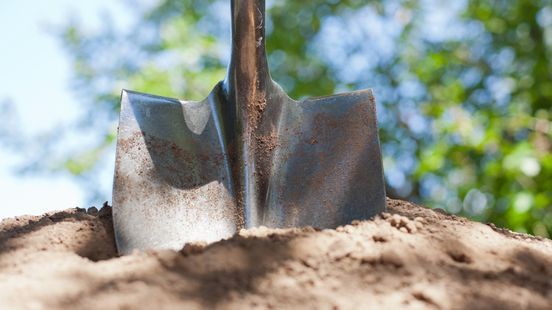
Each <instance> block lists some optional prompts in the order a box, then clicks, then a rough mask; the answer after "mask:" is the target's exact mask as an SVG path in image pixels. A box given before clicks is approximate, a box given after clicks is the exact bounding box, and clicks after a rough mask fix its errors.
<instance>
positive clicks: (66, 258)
mask: <svg viewBox="0 0 552 310" xmlns="http://www.w3.org/2000/svg"><path fill="white" fill-rule="evenodd" d="M387 204H388V207H389V213H383V214H380V215H378V216H376V217H375V218H373V219H372V220H368V221H355V222H353V223H352V224H351V225H346V226H343V227H338V228H337V229H335V230H334V229H332V230H329V229H326V230H317V229H314V228H310V227H306V228H301V229H268V228H263V227H261V228H256V229H251V230H242V231H241V232H240V233H239V234H237V235H235V236H234V237H232V238H230V239H228V240H222V241H220V242H217V243H213V244H210V245H204V244H192V245H187V246H185V247H184V248H183V249H182V250H181V251H178V252H177V251H151V252H147V253H135V254H133V255H128V256H124V257H118V256H117V254H116V248H115V243H114V239H113V228H112V222H111V209H110V208H109V207H108V206H106V207H104V208H102V209H101V210H100V211H97V210H95V209H91V210H90V209H89V211H88V213H87V212H85V211H84V209H70V210H66V211H61V212H56V213H49V214H46V215H44V216H40V217H38V216H21V217H16V218H12V219H6V220H3V221H2V222H0V308H2V309H75V308H79V309H120V308H122V309H152V308H154V307H155V308H157V309H165V308H183V307H186V308H185V309H188V308H200V307H207V308H214V307H217V308H236V309H242V308H244V307H255V308H313V309H328V308H331V309H339V308H343V309H357V308H358V309H366V308H387V309H389V308H423V309H427V308H451V309H474V308H496V309H519V308H542V309H551V308H552V241H551V240H548V239H543V238H537V237H533V236H529V235H524V234H518V233H514V232H511V231H508V230H505V229H499V228H496V227H494V226H492V225H484V224H481V223H476V222H472V221H469V220H467V219H464V218H460V217H456V216H452V215H447V214H445V213H444V212H439V211H434V210H429V209H425V208H422V207H419V206H416V205H414V204H411V203H408V202H403V201H398V200H388V201H387ZM136 229H147V227H137V228H136Z"/></svg>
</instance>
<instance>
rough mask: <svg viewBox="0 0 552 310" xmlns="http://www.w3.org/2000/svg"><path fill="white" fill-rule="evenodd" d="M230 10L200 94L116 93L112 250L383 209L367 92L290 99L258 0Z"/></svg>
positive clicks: (343, 219) (340, 220)
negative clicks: (223, 50)
mask: <svg viewBox="0 0 552 310" xmlns="http://www.w3.org/2000/svg"><path fill="white" fill-rule="evenodd" d="M231 7H232V42H233V46H232V58H231V63H230V66H229V68H228V75H227V77H226V79H225V80H224V81H222V82H221V83H219V84H217V85H216V86H215V88H214V89H213V91H212V92H211V94H209V96H208V97H207V98H206V99H205V100H203V101H200V102H190V101H179V100H176V99H171V98H163V97H158V96H152V95H147V94H140V93H136V92H130V91H123V93H122V98H121V115H120V122H119V132H118V137H117V156H116V165H115V180H114V190H113V216H114V226H115V235H116V240H117V246H118V249H119V251H120V252H121V253H123V254H124V253H129V252H131V251H132V250H135V249H137V250H145V249H159V248H172V249H179V248H181V247H182V246H183V245H184V244H186V243H188V242H194V241H207V242H210V241H216V240H219V239H222V238H227V237H230V236H231V235H233V234H234V233H235V232H236V231H237V230H238V229H240V228H243V227H245V228H250V227H255V226H259V225H265V226H269V227H294V226H305V225H312V226H316V227H320V228H333V227H336V226H339V225H343V224H347V223H349V222H350V221H352V220H354V219H359V220H362V219H366V218H369V217H371V216H373V215H374V214H376V213H379V212H381V211H384V210H385V188H384V181H383V168H382V163H381V154H380V147H379V138H378V130H377V120H376V112H375V101H374V97H373V95H372V92H371V91H370V90H364V91H358V92H353V93H348V94H340V95H335V96H329V97H324V98H315V99H307V100H303V101H295V100H292V99H290V98H289V97H288V96H287V95H286V94H285V92H284V91H283V90H282V89H281V88H280V86H278V84H276V83H275V82H273V81H272V79H271V78H270V74H269V71H268V65H267V62H266V54H265V46H264V38H265V34H264V25H265V22H264V21H265V20H264V11H265V5H264V1H262V0H241V1H240V0H235V1H232V2H231Z"/></svg>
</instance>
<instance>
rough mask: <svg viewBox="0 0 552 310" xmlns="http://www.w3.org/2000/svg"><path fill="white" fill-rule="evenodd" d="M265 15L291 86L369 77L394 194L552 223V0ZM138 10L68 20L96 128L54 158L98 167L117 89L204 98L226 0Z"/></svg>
mask: <svg viewBox="0 0 552 310" xmlns="http://www.w3.org/2000/svg"><path fill="white" fill-rule="evenodd" d="M267 16H268V18H269V20H268V22H269V24H268V25H267V27H268V29H267V36H268V38H267V48H268V52H269V62H270V66H271V72H272V75H273V78H274V79H275V80H276V81H277V82H279V83H280V84H281V85H282V86H283V87H284V88H285V90H286V91H287V92H288V93H289V94H290V95H291V96H292V97H295V98H300V97H305V96H316V95H328V94H332V93H335V92H338V91H348V90H353V89H360V88H366V87H373V88H374V89H375V93H376V96H377V99H378V114H379V118H380V128H381V132H380V137H381V142H382V151H383V155H384V166H385V172H386V181H387V189H388V193H389V194H390V195H391V196H393V197H398V198H403V199H408V200H413V201H418V202H423V203H424V204H426V205H428V206H430V207H441V208H444V209H446V210H448V211H449V212H453V213H460V214H463V215H467V216H470V217H472V218H475V219H477V220H481V221H493V222H495V223H496V224H498V225H502V226H507V227H509V228H512V229H514V230H518V231H526V232H531V233H538V234H541V235H549V234H551V233H552V208H551V206H552V155H551V152H550V150H551V148H552V143H551V141H552V126H551V125H552V124H551V120H552V114H551V112H550V103H551V102H552V82H551V81H552V76H551V75H552V73H551V72H552V67H551V66H552V65H551V63H550V59H551V57H550V56H551V49H552V39H551V38H552V3H551V1H549V0H540V1H538V0H537V1H535V0H518V1H513V2H512V1H503V0H468V1H467V2H465V3H464V2H456V3H454V4H451V3H443V2H438V1H423V2H422V1H417V0H391V1H375V0H372V1H358V0H347V1H332V0H327V1H321V2H316V3H311V2H300V1H291V0H282V1H273V2H270V1H269V4H268V14H267ZM136 17H137V21H136V25H135V27H133V28H132V29H128V31H127V32H118V31H115V30H114V29H113V27H112V26H111V24H110V23H109V20H106V26H105V29H104V30H103V31H100V32H98V33H92V34H90V33H85V32H83V31H82V29H81V28H80V26H79V24H78V23H76V22H72V23H70V24H68V25H66V27H64V29H63V31H62V36H61V37H62V40H63V42H64V44H65V46H66V47H67V51H68V54H69V56H70V57H71V59H72V60H73V64H74V79H73V83H74V85H73V86H74V89H75V90H76V91H77V92H78V93H79V94H80V95H81V97H82V98H88V99H87V100H85V101H83V102H82V105H83V108H84V109H86V113H85V115H87V117H86V118H84V119H82V120H80V122H79V124H78V127H77V128H78V130H81V131H94V132H100V133H102V135H101V138H100V139H98V140H97V141H95V145H94V146H93V147H91V148H89V149H87V150H86V151H85V152H77V153H73V154H65V157H63V160H62V163H63V165H61V166H59V165H54V167H61V169H65V170H67V171H70V172H71V173H72V174H74V175H75V176H77V177H79V178H83V179H91V178H93V176H94V171H95V169H96V167H98V163H99V160H100V159H101V158H102V156H103V154H104V153H105V151H106V150H111V149H112V148H110V146H112V145H113V143H114V138H115V131H114V126H113V124H114V122H115V121H116V119H117V114H118V109H119V92H120V89H121V88H129V89H134V90H138V91H143V92H148V93H155V94H159V95H163V96H173V97H178V98H186V99H193V100H198V99H202V97H203V96H205V95H206V94H208V92H209V91H210V88H211V87H212V86H213V85H215V84H216V82H217V81H219V80H220V79H222V78H223V77H224V75H225V71H226V69H225V65H226V63H227V62H228V59H229V51H230V49H229V26H230V22H229V8H228V1H213V0H211V1H198V0H195V1H183V0H160V1H158V3H156V4H155V5H154V6H152V7H150V8H146V9H142V10H140V9H137V10H136ZM51 162H52V161H51ZM54 162H59V160H58V161H55V160H54ZM33 167H34V169H37V168H39V167H38V166H36V165H35V166H33Z"/></svg>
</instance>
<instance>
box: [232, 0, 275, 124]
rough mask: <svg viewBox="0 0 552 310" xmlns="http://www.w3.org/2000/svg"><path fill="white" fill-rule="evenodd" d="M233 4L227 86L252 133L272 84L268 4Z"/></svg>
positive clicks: (255, 0)
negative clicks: (267, 48) (266, 25)
mask: <svg viewBox="0 0 552 310" xmlns="http://www.w3.org/2000/svg"><path fill="white" fill-rule="evenodd" d="M231 5H232V8H231V10H232V56H231V60H230V65H229V67H228V76H227V77H226V80H225V83H224V85H225V90H226V93H227V96H228V97H229V99H230V101H231V102H233V103H234V104H235V107H233V108H234V109H236V110H237V111H236V112H237V115H238V118H239V119H240V120H241V121H243V122H244V124H243V125H244V126H242V127H245V128H244V129H246V130H249V131H250V130H252V129H253V128H255V127H256V124H257V123H258V121H259V118H260V117H261V112H262V111H259V109H258V108H259V106H262V104H264V101H265V95H266V86H267V83H268V82H269V81H270V75H269V72H268V63H267V59H266V51H265V24H266V22H265V1H264V0H232V3H231ZM255 106H257V109H255ZM261 108H262V107H261ZM261 110H262V109H261ZM240 116H241V117H240Z"/></svg>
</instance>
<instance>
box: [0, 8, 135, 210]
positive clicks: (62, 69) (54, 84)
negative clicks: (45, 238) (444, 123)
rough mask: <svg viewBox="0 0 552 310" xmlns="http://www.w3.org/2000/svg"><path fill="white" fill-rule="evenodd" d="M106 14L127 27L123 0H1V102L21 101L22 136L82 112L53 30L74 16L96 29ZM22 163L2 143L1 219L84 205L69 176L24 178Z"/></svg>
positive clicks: (90, 27) (0, 168) (0, 157)
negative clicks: (17, 171)
mask: <svg viewBox="0 0 552 310" xmlns="http://www.w3.org/2000/svg"><path fill="white" fill-rule="evenodd" d="M101 12H110V13H112V14H116V16H117V21H118V22H120V23H121V24H122V25H124V23H125V21H129V20H130V16H129V13H127V12H128V11H127V10H125V7H124V5H123V4H122V3H121V1H113V0H81V1H72V0H48V1H33V0H18V1H1V2H0V38H1V40H2V48H1V52H0V101H2V100H4V99H9V100H10V101H11V102H13V104H14V105H15V108H16V111H17V114H18V121H19V124H18V125H19V126H18V127H19V128H21V129H22V130H23V131H24V132H23V133H22V135H36V134H40V132H41V131H44V130H45V129H49V128H52V127H53V126H55V125H57V124H60V123H64V122H68V121H69V120H71V119H72V118H75V117H76V116H77V115H78V110H77V108H78V106H79V105H78V104H76V103H77V101H78V100H79V99H78V98H76V96H74V95H73V94H72V93H71V91H70V89H69V83H68V82H69V79H70V74H71V68H70V64H69V62H68V59H67V57H66V54H65V53H64V50H63V48H62V46H61V44H60V42H59V40H57V38H56V36H55V34H54V33H53V32H52V30H51V29H52V26H56V25H58V26H59V25H63V24H64V23H65V22H67V21H68V20H69V17H70V16H73V17H74V18H78V19H79V20H80V21H81V23H82V25H84V26H85V27H86V28H89V29H94V28H95V27H98V26H99V25H100V23H101V18H100V14H101ZM1 121H2V115H0V122H1ZM19 161H20V158H18V157H17V156H16V155H14V154H11V153H9V152H7V151H6V150H5V149H3V148H2V146H1V145H0V199H2V204H1V205H0V218H5V217H11V216H15V215H21V214H41V213H44V212H46V211H50V210H56V209H66V208H70V207H75V206H81V207H83V203H84V195H83V192H82V190H81V189H80V188H79V187H78V186H77V185H76V184H75V183H74V182H73V181H72V180H71V179H70V178H69V177H68V176H63V175H60V176H54V177H52V176H20V175H17V174H15V173H14V172H13V167H14V164H16V163H18V162H19ZM102 182H104V183H110V182H111V180H110V179H109V178H108V179H106V180H102ZM105 185H106V186H109V184H105ZM107 199H109V197H106V200H107Z"/></svg>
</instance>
